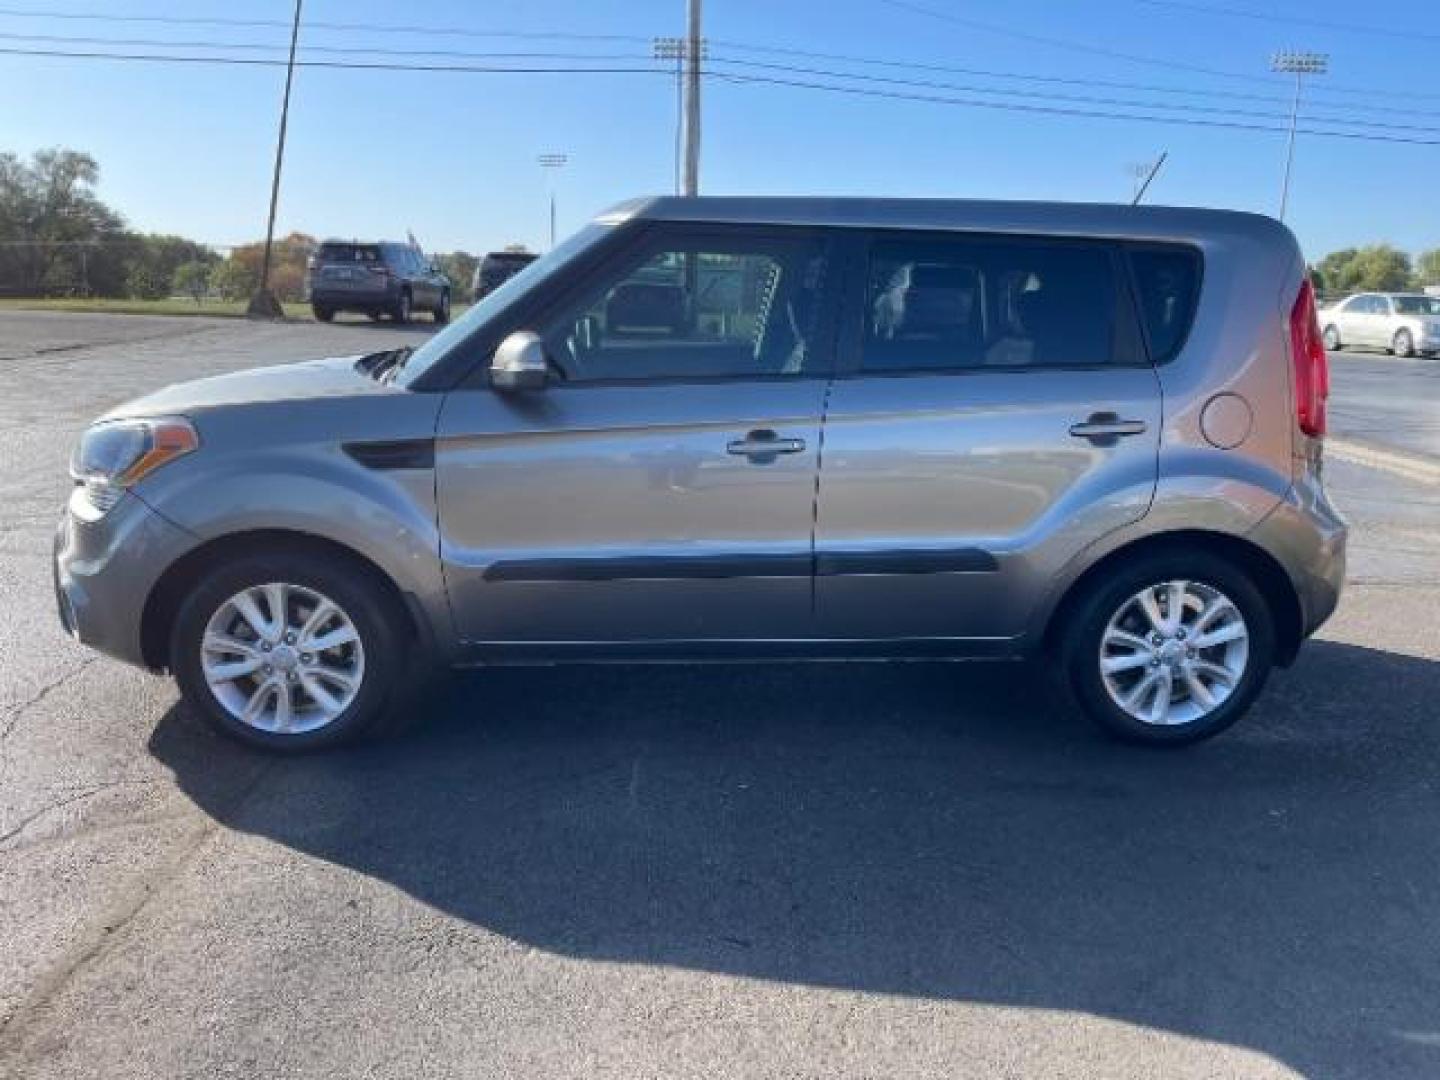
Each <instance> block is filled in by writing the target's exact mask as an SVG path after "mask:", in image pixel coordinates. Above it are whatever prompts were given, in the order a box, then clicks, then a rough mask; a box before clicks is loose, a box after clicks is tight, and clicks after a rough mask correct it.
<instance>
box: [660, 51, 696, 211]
mask: <svg viewBox="0 0 1440 1080" xmlns="http://www.w3.org/2000/svg"><path fill="white" fill-rule="evenodd" d="M650 48H651V55H653V56H654V57H655V59H656V60H673V61H675V193H676V194H677V195H678V194H679V193H680V192H681V191H682V190H683V189H684V186H685V181H684V166H683V162H684V158H685V148H684V141H683V140H684V131H685V58H686V56H688V55H689V52H690V43H689V41H688V40H687V39H685V38H683V37H657V38H652V39H651V42H650ZM709 58H710V43H709V42H708V41H706V40H705V39H704V38H701V39H700V59H701V60H708V59H709Z"/></svg>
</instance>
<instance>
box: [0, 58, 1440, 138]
mask: <svg viewBox="0 0 1440 1080" xmlns="http://www.w3.org/2000/svg"><path fill="white" fill-rule="evenodd" d="M0 55H8V56H40V57H51V58H61V59H77V60H108V61H114V62H121V63H126V62H133V63H160V64H165V63H170V64H197V65H205V64H209V65H218V66H239V67H277V66H278V67H283V66H284V65H285V61H283V60H274V59H268V58H265V57H239V56H193V55H185V54H158V53H117V52H81V51H66V50H60V49H19V48H10V47H0ZM296 66H297V67H308V68H317V69H330V70H355V71H412V72H427V73H447V72H449V73H455V74H497V75H498V74H510V75H584V74H591V75H623V74H648V75H657V74H658V75H668V74H669V72H668V71H667V70H666V69H665V68H663V67H659V66H656V65H654V64H651V65H648V66H636V67H560V66H550V67H537V66H523V67H522V66H515V65H503V66H502V65H482V64H400V63H393V62H385V61H373V62H365V61H342V60H297V61H296ZM797 70H798V71H803V70H804V69H797ZM712 74H713V77H716V78H723V79H727V80H729V81H732V82H741V83H755V84H761V85H772V86H791V87H798V88H803V89H811V90H826V91H832V92H837V93H844V94H849V95H852V96H865V97H876V98H887V99H891V100H907V101H921V102H929V103H932V104H945V105H955V106H967V107H973V108H983V109H1000V110H1005V111H1010V112H1024V113H1031V114H1044V115H1052V116H1071V117H1079V118H1089V119H1102V120H1130V121H1138V122H1145V123H1157V124H1171V125H1178V126H1188V127H1208V128H1222V129H1230V130H1237V131H1257V132H1281V133H1283V132H1284V131H1285V130H1287V129H1286V128H1285V127H1280V126H1274V125H1269V124H1254V123H1246V122H1240V121H1231V120H1208V119H1201V118H1198V117H1180V116H1165V115H1156V114H1154V113H1117V112H1111V111H1106V110H1102V109H1089V108H1070V107H1061V106H1051V105H1031V104H1025V103H1021V102H1003V101H989V100H982V99H978V98H966V97H957V96H941V95H937V94H918V93H908V92H903V91H898V90H883V89H873V88H866V87H859V86H847V85H838V84H836V83H833V82H832V83H821V82H815V81H813V80H799V79H784V78H779V77H772V76H762V75H745V74H738V73H734V72H729V73H719V72H714V73H712ZM832 77H835V78H850V79H853V78H857V76H854V75H847V74H841V75H838V76H832ZM941 85H943V84H941ZM971 92H972V93H973V92H976V91H971ZM978 92H980V93H989V94H992V95H993V94H999V93H1007V92H1006V91H984V90H982V91H978ZM1137 107H1141V108H1149V109H1157V108H1158V109H1162V110H1165V109H1170V110H1173V109H1174V108H1175V107H1174V106H1170V105H1165V104H1163V103H1146V104H1143V105H1139V106H1137ZM1321 122H1324V123H1337V122H1338V123H1356V122H1357V121H1333V120H1322V121H1321ZM1297 130H1298V131H1299V132H1300V133H1301V134H1306V135H1316V136H1321V137H1326V138H1338V139H1349V140H1352V141H1359V142H1376V143H1400V144H1406V145H1412V146H1440V140H1433V139H1419V138H1412V137H1407V136H1400V135H1369V134H1365V133H1363V132H1353V131H1333V130H1328V129H1324V128H1315V127H1302V128H1297ZM1421 130H1426V131H1428V130H1431V129H1421Z"/></svg>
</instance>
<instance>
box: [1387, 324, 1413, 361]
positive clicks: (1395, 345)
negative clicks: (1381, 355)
mask: <svg viewBox="0 0 1440 1080" xmlns="http://www.w3.org/2000/svg"><path fill="white" fill-rule="evenodd" d="M1390 348H1391V351H1393V352H1394V353H1395V355H1396V356H1404V357H1410V356H1414V355H1415V339H1414V338H1413V337H1411V336H1410V331H1409V330H1397V331H1395V336H1394V337H1393V338H1392V339H1391V340H1390Z"/></svg>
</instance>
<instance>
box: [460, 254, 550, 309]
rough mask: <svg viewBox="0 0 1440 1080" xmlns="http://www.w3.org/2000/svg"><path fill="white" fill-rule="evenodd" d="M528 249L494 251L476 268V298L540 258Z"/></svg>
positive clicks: (494, 288) (487, 293) (486, 294)
mask: <svg viewBox="0 0 1440 1080" xmlns="http://www.w3.org/2000/svg"><path fill="white" fill-rule="evenodd" d="M538 258H539V256H538V255H534V254H532V253H531V252H528V251H492V252H490V254H489V255H486V256H485V257H484V258H483V259H481V260H480V265H479V266H477V267H476V268H475V286H474V290H473V291H474V293H475V299H476V300H479V299H481V298H482V297H485V296H488V295H490V293H492V292H494V291H495V290H496V289H498V288H499V287H500V286H501V285H503V284H505V282H507V281H509V280H510V279H511V278H512V277H514V276H515V275H516V274H518V273H519V272H520V271H521V270H524V269H525V267H527V266H529V265H530V264H531V263H532V262H534V261H535V260H536V259H538Z"/></svg>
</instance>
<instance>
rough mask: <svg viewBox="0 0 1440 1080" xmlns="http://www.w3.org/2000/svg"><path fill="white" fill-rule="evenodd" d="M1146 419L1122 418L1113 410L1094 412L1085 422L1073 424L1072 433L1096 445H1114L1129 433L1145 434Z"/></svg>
mask: <svg viewBox="0 0 1440 1080" xmlns="http://www.w3.org/2000/svg"><path fill="white" fill-rule="evenodd" d="M1145 428H1146V424H1145V421H1144V420H1122V419H1120V416H1119V414H1117V413H1113V412H1097V413H1092V414H1091V415H1090V416H1089V418H1087V419H1086V420H1085V422H1084V423H1080V424H1072V425H1071V426H1070V434H1071V435H1073V436H1075V438H1077V439H1089V440H1090V441H1091V442H1092V443H1094V444H1095V445H1096V446H1114V445H1115V443H1116V442H1117V441H1119V440H1120V439H1121V438H1123V437H1125V436H1128V435H1143V434H1144V433H1145Z"/></svg>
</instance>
